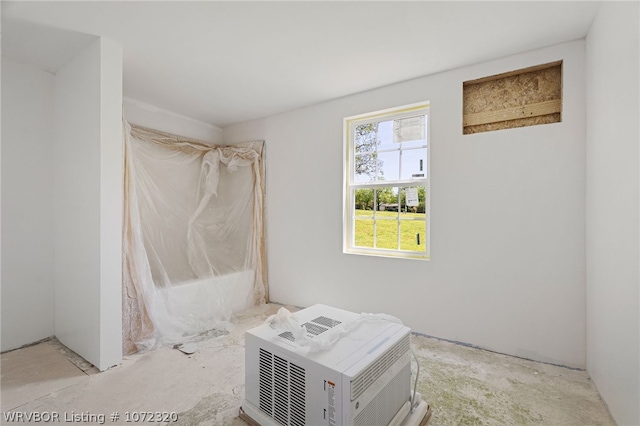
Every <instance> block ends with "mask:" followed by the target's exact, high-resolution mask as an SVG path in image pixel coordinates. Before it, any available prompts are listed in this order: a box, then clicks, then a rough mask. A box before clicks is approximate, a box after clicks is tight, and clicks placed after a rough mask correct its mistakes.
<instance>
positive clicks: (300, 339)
mask: <svg viewBox="0 0 640 426" xmlns="http://www.w3.org/2000/svg"><path fill="white" fill-rule="evenodd" d="M376 321H389V322H394V323H397V324H402V321H400V320H399V319H398V318H396V317H394V316H391V315H387V314H370V313H365V312H363V313H361V314H360V315H359V316H358V317H356V318H354V319H353V320H351V321H347V322H343V323H341V324H338V325H336V326H335V327H333V328H331V329H330V330H329V331H326V332H324V333H322V334H319V335H315V336H313V337H309V335H308V334H307V327H306V326H305V325H304V324H303V323H302V322H301V321H300V320H299V319H298V317H297V315H296V314H295V313H294V314H292V313H291V312H290V311H289V310H288V309H287V308H284V307H283V308H280V309H278V312H277V313H276V314H275V315H272V316H270V317H269V318H267V320H266V321H265V323H266V324H269V326H270V327H271V328H273V329H275V330H278V331H288V332H290V333H291V334H292V335H293V337H294V338H295V344H297V345H298V346H300V347H302V348H308V349H309V352H320V351H326V350H328V349H331V348H332V347H333V345H335V344H336V342H337V341H338V340H340V339H341V338H343V337H344V336H346V335H347V334H349V333H351V332H352V331H354V330H355V329H357V328H358V327H359V326H360V324H362V323H363V322H376Z"/></svg>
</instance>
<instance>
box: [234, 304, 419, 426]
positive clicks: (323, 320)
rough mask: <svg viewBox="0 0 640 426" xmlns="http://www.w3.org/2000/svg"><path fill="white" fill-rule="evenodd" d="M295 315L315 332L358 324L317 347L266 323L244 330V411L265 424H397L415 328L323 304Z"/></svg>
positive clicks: (317, 335) (405, 399)
mask: <svg viewBox="0 0 640 426" xmlns="http://www.w3.org/2000/svg"><path fill="white" fill-rule="evenodd" d="M295 315H296V317H297V320H298V322H299V323H300V324H303V325H304V326H305V328H306V330H307V337H308V338H310V339H322V338H323V333H327V334H325V335H324V336H325V337H326V336H327V335H330V334H331V333H330V331H331V329H332V328H334V327H337V326H339V325H340V324H352V325H353V324H354V321H358V325H357V327H355V328H353V330H351V331H350V332H349V333H346V334H345V335H344V336H342V337H341V338H340V339H339V340H337V341H336V342H335V343H334V344H333V345H332V346H331V347H330V348H329V349H326V350H321V351H315V352H314V351H310V350H309V348H308V347H304V346H301V345H299V344H297V343H296V342H295V337H294V336H293V334H292V333H291V332H289V331H282V330H278V329H274V328H272V327H271V326H270V325H269V324H263V325H261V326H258V327H256V328H254V329H251V330H249V331H247V332H246V334H245V351H246V352H245V367H246V370H245V400H244V402H243V405H242V411H243V412H244V414H245V415H246V416H248V417H249V418H250V419H252V420H253V421H254V422H255V423H258V424H260V425H262V426H268V425H272V426H279V425H284V426H302V425H313V426H320V425H331V426H337V425H353V426H376V425H388V424H390V423H392V422H395V423H398V424H399V423H400V421H401V420H400V421H398V419H400V418H404V417H405V416H406V414H407V413H408V412H409V408H408V407H409V400H410V399H411V389H410V388H411V377H410V376H411V364H410V361H411V360H410V337H409V336H410V329H409V328H408V327H406V326H404V325H402V324H399V323H396V322H392V321H388V320H384V319H375V318H374V319H368V320H362V318H363V317H361V316H360V315H358V314H355V313H352V312H348V311H344V310H341V309H337V308H332V307H329V306H325V305H314V306H312V307H309V308H307V309H303V310H301V311H298V312H297V313H296V314H295ZM403 410H405V411H404V412H403ZM425 410H426V409H425Z"/></svg>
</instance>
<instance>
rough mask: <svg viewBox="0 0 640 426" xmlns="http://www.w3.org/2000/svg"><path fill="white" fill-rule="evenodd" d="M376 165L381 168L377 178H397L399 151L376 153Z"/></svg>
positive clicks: (398, 173) (398, 175) (398, 172)
mask: <svg viewBox="0 0 640 426" xmlns="http://www.w3.org/2000/svg"><path fill="white" fill-rule="evenodd" d="M378 160H379V161H378V166H379V167H381V168H382V170H381V173H380V175H379V177H378V180H397V179H399V177H400V151H393V152H381V153H380V154H378Z"/></svg>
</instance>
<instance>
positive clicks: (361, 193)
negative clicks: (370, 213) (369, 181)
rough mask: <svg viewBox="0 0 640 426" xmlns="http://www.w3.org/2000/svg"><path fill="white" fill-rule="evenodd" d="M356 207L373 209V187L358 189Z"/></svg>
mask: <svg viewBox="0 0 640 426" xmlns="http://www.w3.org/2000/svg"><path fill="white" fill-rule="evenodd" d="M356 208H358V209H360V210H372V209H373V189H356Z"/></svg>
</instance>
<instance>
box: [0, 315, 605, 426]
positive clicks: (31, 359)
mask: <svg viewBox="0 0 640 426" xmlns="http://www.w3.org/2000/svg"><path fill="white" fill-rule="evenodd" d="M278 308H279V306H277V305H270V306H269V307H268V309H267V310H263V311H262V312H258V313H256V312H254V313H252V314H247V315H245V316H241V317H238V318H237V321H236V327H235V329H234V330H233V331H231V332H230V333H228V334H227V333H225V334H221V333H211V334H208V335H206V336H203V338H202V339H201V340H200V341H199V342H196V343H195V344H193V345H192V347H191V348H190V349H191V350H193V351H195V352H193V353H192V354H185V353H183V352H181V351H179V350H177V349H172V348H161V349H157V350H155V351H152V352H148V353H145V354H136V355H134V356H129V357H127V358H126V359H125V360H124V362H123V363H122V365H120V366H117V367H114V368H112V369H110V370H107V371H105V372H102V373H99V372H98V371H97V370H96V369H95V368H94V367H92V366H91V365H89V364H87V363H86V362H85V361H84V360H83V359H82V358H80V357H78V356H77V355H75V354H74V353H73V352H71V351H69V350H68V349H66V348H65V347H64V346H62V345H61V344H60V343H59V342H57V341H56V340H55V339H54V340H49V341H46V342H43V343H40V344H37V345H34V346H30V347H27V348H23V349H19V350H15V351H11V352H7V353H4V354H2V382H1V389H0V392H1V393H0V396H1V405H2V418H1V423H2V424H11V423H18V421H19V423H20V424H43V421H45V420H47V418H49V419H50V422H52V423H53V422H56V421H55V418H54V417H55V416H57V419H58V422H57V423H65V422H67V423H71V422H72V423H75V424H103V423H108V424H114V425H116V424H131V423H141V424H169V423H172V424H176V425H232V426H244V422H243V421H242V420H240V419H238V418H237V415H238V409H239V407H240V406H241V404H242V399H243V396H244V337H243V333H244V331H245V330H247V329H250V328H252V327H255V326H257V325H260V324H261V323H263V322H264V320H265V319H266V318H267V317H268V316H269V315H271V314H273V313H275V312H276V310H277V309H278ZM412 346H413V349H414V352H415V353H416V356H417V358H418V360H419V362H420V366H421V372H420V376H419V381H418V390H419V392H421V393H422V395H423V397H424V399H425V400H426V401H427V402H428V403H429V404H430V406H431V409H432V412H433V414H432V416H431V420H430V421H429V425H434V426H437V425H536V424H539V425H563V426H565V425H567V426H568V425H580V426H584V425H614V422H613V420H612V419H611V417H610V416H609V413H608V412H607V410H606V408H605V406H604V404H603V403H602V401H601V400H600V397H599V396H598V393H597V392H596V390H595V388H594V386H593V384H592V383H591V381H590V380H589V377H588V376H587V374H586V372H584V371H576V370H571V369H567V368H563V367H557V366H551V365H547V364H541V363H537V362H533V361H527V360H522V359H519V358H514V357H510V356H506V355H500V354H495V353H491V352H487V351H483V350H478V349H473V348H469V347H465V346H461V345H456V344H452V343H448V342H443V341H440V340H436V339H431V338H427V337H423V336H412ZM187 352H190V351H187ZM19 413H23V414H19ZM147 413H149V414H147ZM11 415H13V416H14V417H13V422H12V421H11V420H10V416H11ZM37 415H40V416H41V417H40V421H38V418H37V417H34V416H37ZM150 415H151V418H150V417H149V416H150ZM20 416H22V417H20ZM26 416H31V418H30V421H27V420H26ZM176 419H177V421H174V422H171V420H176ZM143 420H144V421H143ZM149 420H151V421H149ZM372 426H373V425H372Z"/></svg>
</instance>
